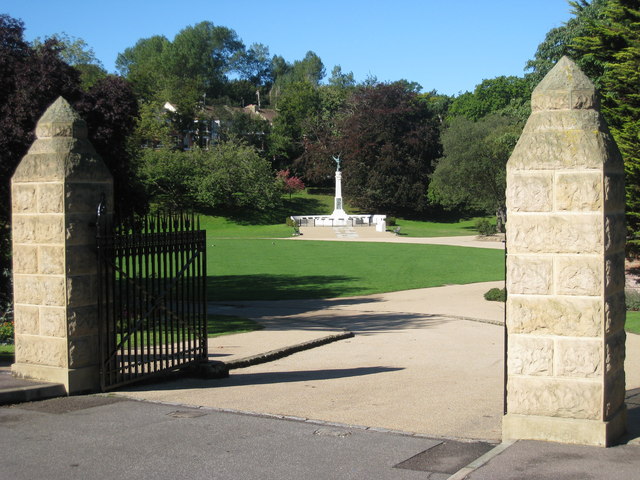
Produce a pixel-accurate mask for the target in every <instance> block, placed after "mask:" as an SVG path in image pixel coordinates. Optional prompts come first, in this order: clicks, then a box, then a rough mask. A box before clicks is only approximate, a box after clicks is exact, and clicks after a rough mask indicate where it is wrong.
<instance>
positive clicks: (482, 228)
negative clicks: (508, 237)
mask: <svg viewBox="0 0 640 480" xmlns="http://www.w3.org/2000/svg"><path fill="white" fill-rule="evenodd" d="M475 227H476V230H477V231H478V233H479V234H480V235H494V234H495V233H496V226H495V225H494V224H493V223H492V222H491V221H490V220H489V219H488V218H480V219H479V220H478V221H476V225H475Z"/></svg>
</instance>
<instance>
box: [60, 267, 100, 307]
mask: <svg viewBox="0 0 640 480" xmlns="http://www.w3.org/2000/svg"><path fill="white" fill-rule="evenodd" d="M66 300H67V303H66V304H67V305H69V307H82V306H85V305H93V304H95V303H96V302H97V300H98V278H97V276H95V275H76V276H68V277H67V299H66Z"/></svg>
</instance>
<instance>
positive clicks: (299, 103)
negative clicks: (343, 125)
mask: <svg viewBox="0 0 640 480" xmlns="http://www.w3.org/2000/svg"><path fill="white" fill-rule="evenodd" d="M319 108H320V96H319V93H318V89H317V88H316V87H315V86H314V85H313V84H311V83H309V82H295V83H292V84H290V85H288V86H287V88H286V89H285V90H284V91H283V93H282V95H281V97H280V99H279V101H278V116H277V117H276V119H275V120H274V122H273V130H272V133H271V136H270V143H271V145H270V149H271V150H270V153H271V156H272V157H273V158H274V159H275V161H276V163H277V164H278V165H279V166H280V167H286V166H288V165H290V163H291V161H292V160H293V159H295V158H297V157H298V156H300V154H301V153H302V152H303V150H304V148H303V144H304V136H305V134H306V133H307V132H306V125H305V120H306V119H307V118H308V117H310V116H315V115H317V114H318V111H319Z"/></svg>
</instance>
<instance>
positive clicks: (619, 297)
mask: <svg viewBox="0 0 640 480" xmlns="http://www.w3.org/2000/svg"><path fill="white" fill-rule="evenodd" d="M626 315H627V309H626V307H625V300H624V292H616V293H614V294H613V295H610V296H608V297H606V298H605V302H604V320H605V330H604V331H605V334H606V335H611V334H613V333H615V332H618V331H620V330H622V329H623V328H624V323H625V319H626Z"/></svg>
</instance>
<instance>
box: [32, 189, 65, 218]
mask: <svg viewBox="0 0 640 480" xmlns="http://www.w3.org/2000/svg"><path fill="white" fill-rule="evenodd" d="M38 212H39V213H64V185H63V184H62V183H40V184H38Z"/></svg>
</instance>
